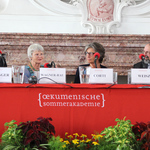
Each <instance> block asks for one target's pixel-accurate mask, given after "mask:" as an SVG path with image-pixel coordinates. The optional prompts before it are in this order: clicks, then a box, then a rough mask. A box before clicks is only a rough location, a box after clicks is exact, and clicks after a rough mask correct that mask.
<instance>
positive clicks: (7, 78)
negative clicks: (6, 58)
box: [0, 67, 12, 83]
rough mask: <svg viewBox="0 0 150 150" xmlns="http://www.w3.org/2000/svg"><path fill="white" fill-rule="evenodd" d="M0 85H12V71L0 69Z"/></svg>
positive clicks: (4, 68)
mask: <svg viewBox="0 0 150 150" xmlns="http://www.w3.org/2000/svg"><path fill="white" fill-rule="evenodd" d="M0 83H12V69H11V68H7V67H0Z"/></svg>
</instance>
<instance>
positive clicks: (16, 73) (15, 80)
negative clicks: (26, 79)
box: [12, 65, 21, 83]
mask: <svg viewBox="0 0 150 150" xmlns="http://www.w3.org/2000/svg"><path fill="white" fill-rule="evenodd" d="M20 69H21V66H18V65H13V66H12V75H13V83H21V78H20Z"/></svg>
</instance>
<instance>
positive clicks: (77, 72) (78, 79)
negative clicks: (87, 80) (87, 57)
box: [74, 64, 107, 83]
mask: <svg viewBox="0 0 150 150" xmlns="http://www.w3.org/2000/svg"><path fill="white" fill-rule="evenodd" d="M80 66H90V64H85V65H80ZM100 67H101V68H107V67H105V66H103V65H100ZM74 83H80V77H79V67H78V68H77V71H76V75H75V80H74Z"/></svg>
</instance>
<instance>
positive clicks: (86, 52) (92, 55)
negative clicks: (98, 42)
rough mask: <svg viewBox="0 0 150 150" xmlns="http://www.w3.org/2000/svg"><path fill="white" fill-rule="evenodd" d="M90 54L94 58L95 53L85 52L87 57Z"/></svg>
mask: <svg viewBox="0 0 150 150" xmlns="http://www.w3.org/2000/svg"><path fill="white" fill-rule="evenodd" d="M87 54H89V55H90V56H93V55H94V54H95V53H93V52H85V55H87Z"/></svg>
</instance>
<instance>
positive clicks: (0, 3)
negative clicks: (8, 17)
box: [0, 0, 9, 13]
mask: <svg viewBox="0 0 150 150" xmlns="http://www.w3.org/2000/svg"><path fill="white" fill-rule="evenodd" d="M8 3H9V0H0V13H1V12H2V11H4V10H5V9H6V8H7V6H8Z"/></svg>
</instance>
